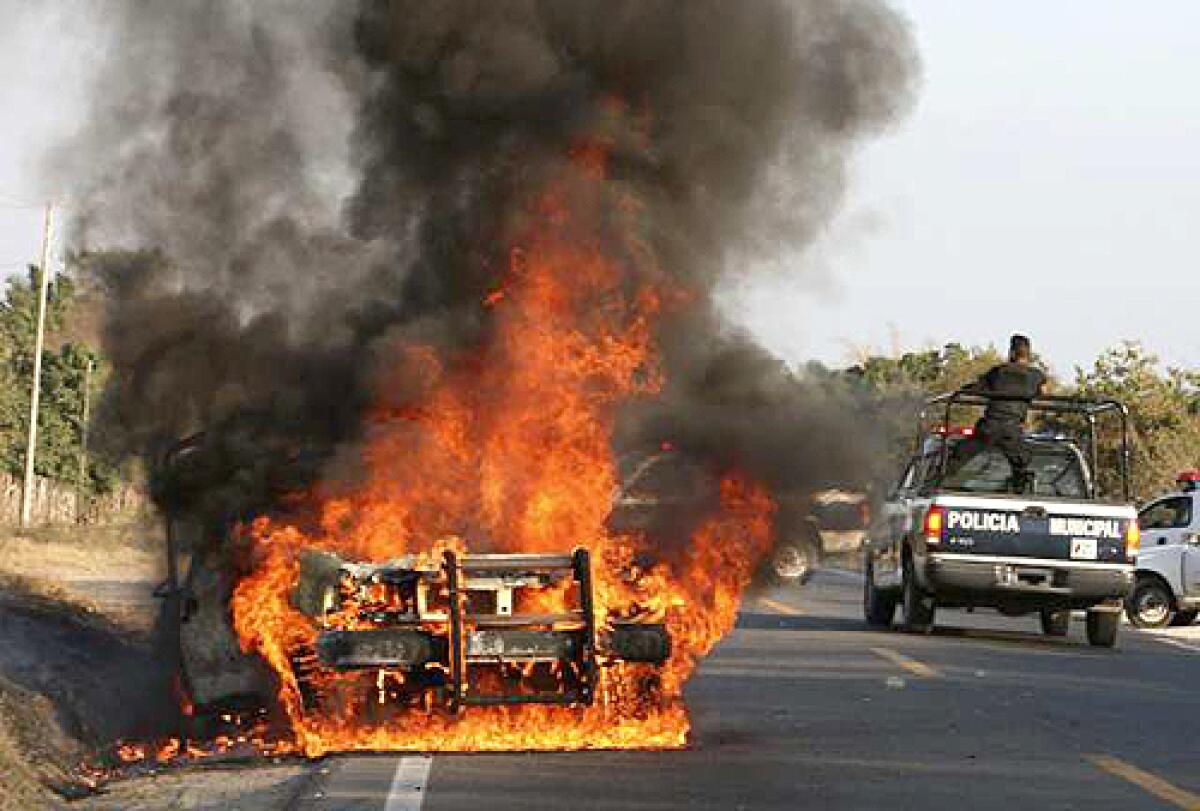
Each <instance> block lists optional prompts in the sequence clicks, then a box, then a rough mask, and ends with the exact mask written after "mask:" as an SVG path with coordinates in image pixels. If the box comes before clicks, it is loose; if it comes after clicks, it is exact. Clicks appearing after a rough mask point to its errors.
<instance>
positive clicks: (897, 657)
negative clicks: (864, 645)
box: [871, 648, 942, 679]
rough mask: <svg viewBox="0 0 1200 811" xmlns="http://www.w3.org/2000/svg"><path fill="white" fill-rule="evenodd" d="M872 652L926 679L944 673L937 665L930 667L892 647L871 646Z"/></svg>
mask: <svg viewBox="0 0 1200 811" xmlns="http://www.w3.org/2000/svg"><path fill="white" fill-rule="evenodd" d="M871 653H873V654H875V655H876V656H878V657H880V658H881V659H887V660H888V661H889V662H891V663H892V664H894V665H899V666H900V667H902V668H904V669H905V670H907V671H908V672H909V673H911V674H913V675H914V676H920V677H921V678H924V679H934V678H937V677H938V676H941V675H942V672H941V671H940V670H938V669H937V668H936V667H930V666H929V665H927V664H925V663H924V662H918V661H917V660H916V659H912V658H910V657H908V656H905V655H904V654H903V653H900V652H899V651H894V650H892V649H891V648H871Z"/></svg>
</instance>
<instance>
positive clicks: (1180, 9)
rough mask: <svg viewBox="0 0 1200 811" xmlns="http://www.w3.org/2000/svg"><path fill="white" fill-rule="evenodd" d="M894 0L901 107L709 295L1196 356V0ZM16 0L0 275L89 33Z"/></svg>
mask: <svg viewBox="0 0 1200 811" xmlns="http://www.w3.org/2000/svg"><path fill="white" fill-rule="evenodd" d="M47 5H49V7H50V8H51V9H53V8H54V7H55V6H54V5H50V4H47ZM64 5H70V6H71V8H73V9H75V10H78V8H79V5H78V4H64ZM898 5H899V6H900V7H901V8H902V9H904V10H905V11H906V13H907V14H908V15H909V16H910V18H911V19H912V21H913V28H914V31H915V34H916V37H917V41H918V46H919V49H920V52H921V55H922V59H923V62H924V80H923V86H922V89H921V93H920V100H919V102H918V106H917V108H916V110H915V111H914V112H913V115H912V116H911V117H910V118H909V119H908V120H907V121H905V122H904V123H903V124H901V125H900V126H899V127H897V128H896V129H895V130H894V131H893V132H891V133H889V134H887V135H886V136H885V137H884V138H883V139H881V140H879V141H877V142H875V143H873V144H871V145H870V146H868V147H867V148H866V149H865V150H864V151H863V153H862V154H861V156H860V157H859V159H858V161H857V162H856V164H855V166H854V167H853V186H852V189H851V192H850V195H849V199H848V201H847V205H846V208H845V211H844V212H843V214H842V215H841V216H840V217H839V219H838V220H837V222H835V223H834V224H833V225H832V227H831V228H830V230H829V233H828V235H827V237H826V239H825V240H823V242H822V244H821V245H819V246H817V247H816V248H815V249H814V250H813V251H812V252H811V253H810V254H809V255H806V256H803V257H785V260H784V265H785V266H790V267H792V268H801V271H802V272H800V273H796V274H787V273H781V274H779V275H777V276H775V277H774V278H772V279H770V280H767V281H761V282H756V283H755V284H754V285H753V286H749V287H740V288H736V289H734V290H732V291H731V294H730V297H729V310H730V312H731V313H733V314H735V315H736V317H737V318H738V319H739V320H741V321H743V322H745V323H746V324H747V325H748V326H750V328H751V329H752V330H753V331H754V332H756V333H757V334H758V335H759V336H760V337H761V338H762V340H764V341H765V342H766V343H767V344H768V345H769V346H770V347H771V348H772V349H774V350H775V351H776V352H778V353H780V354H781V355H783V356H784V357H786V358H788V359H789V360H793V361H802V360H805V359H808V358H813V357H815V358H817V359H820V360H824V361H826V362H830V363H845V362H847V361H849V360H851V359H852V356H853V354H854V352H855V351H856V350H860V349H862V348H872V349H875V350H882V351H890V350H891V349H892V348H893V346H895V345H898V346H900V347H901V348H913V347H920V346H923V345H926V344H935V343H941V342H945V341H951V340H954V341H959V342H962V343H971V344H973V343H988V342H996V343H1000V342H1003V341H1004V340H1005V339H1006V337H1007V335H1008V333H1009V332H1011V331H1013V330H1021V331H1026V332H1028V333H1029V334H1030V335H1031V336H1032V337H1033V339H1034V342H1035V345H1036V346H1037V348H1038V349H1039V351H1040V352H1041V353H1042V354H1043V356H1044V357H1046V358H1047V359H1048V360H1049V361H1050V362H1051V364H1052V365H1053V367H1054V368H1055V370H1056V371H1058V372H1059V373H1060V374H1069V373H1070V371H1071V367H1072V365H1074V364H1083V363H1090V360H1091V359H1092V358H1093V357H1094V356H1095V355H1096V354H1097V353H1098V352H1099V351H1100V350H1101V349H1103V348H1104V347H1106V346H1109V345H1112V344H1114V343H1116V342H1117V341H1119V340H1121V339H1125V338H1134V339H1140V340H1142V341H1143V342H1144V343H1146V344H1147V345H1148V346H1149V347H1150V348H1151V349H1153V350H1154V351H1156V352H1157V353H1159V354H1160V355H1162V356H1163V357H1164V358H1165V359H1166V360H1168V361H1169V362H1171V363H1173V364H1176V365H1188V366H1200V326H1198V325H1197V323H1196V316H1195V314H1194V312H1193V311H1194V310H1195V309H1198V308H1200V280H1198V276H1200V273H1198V269H1197V268H1196V266H1195V260H1194V256H1195V252H1196V251H1195V247H1194V238H1195V237H1194V235H1195V234H1196V232H1197V230H1198V229H1197V226H1198V225H1200V221H1198V220H1200V92H1198V91H1197V77H1200V3H1196V2H1193V1H1192V0H1157V2H1154V3H1130V2H1127V1H1126V0H1089V2H1083V0H1077V2H1065V1H1064V2H1055V3H1047V2H1033V0H1007V2H1003V3H999V2H992V3H978V2H971V3H964V2H956V0H904V2H899V3H898ZM45 7H46V6H43V8H45ZM29 8H30V6H29V5H28V4H27V2H26V0H0V14H3V15H4V19H5V20H6V26H7V27H6V29H5V30H4V31H3V32H0V75H3V76H4V77H5V79H4V80H3V82H0V110H3V111H4V120H5V127H4V129H3V130H2V131H0V273H11V272H13V271H14V270H18V269H19V268H20V265H21V264H22V263H24V262H26V261H29V260H31V259H33V258H34V257H35V256H36V254H37V250H38V234H39V228H40V217H41V214H40V211H38V210H36V209H28V208H20V207H17V206H21V205H23V204H33V205H36V204H37V203H38V201H40V200H41V199H43V198H44V196H45V195H46V194H47V193H49V192H50V191H52V190H47V189H41V188H38V187H37V185H36V181H35V178H36V176H37V172H36V168H37V162H38V160H39V159H40V156H41V151H42V147H43V146H44V145H45V144H46V143H48V142H50V141H52V140H53V139H54V138H55V137H56V136H57V135H58V134H61V133H62V132H65V131H69V130H70V129H71V128H72V127H75V126H78V125H79V123H80V119H79V111H80V109H81V106H82V102H83V94H82V87H81V85H82V77H83V76H84V75H86V72H87V68H88V65H89V64H91V63H94V59H95V58H96V54H97V52H98V50H99V48H100V45H101V44H100V42H99V41H98V40H95V39H94V38H92V39H89V36H88V28H87V26H80V25H78V24H73V23H70V21H69V19H68V18H67V16H66V15H65V14H64V13H61V12H60V13H55V12H53V11H51V12H49V13H47V12H41V13H37V14H30V13H27V9H29ZM60 8H61V7H60Z"/></svg>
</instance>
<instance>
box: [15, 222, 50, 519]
mask: <svg viewBox="0 0 1200 811" xmlns="http://www.w3.org/2000/svg"><path fill="white" fill-rule="evenodd" d="M53 221H54V204H53V203H46V218H45V221H44V222H43V225H42V267H41V275H42V278H41V282H42V283H41V289H40V290H39V291H38V312H37V334H36V337H35V338H34V341H33V385H32V387H31V388H30V392H29V441H28V442H27V443H26V444H25V480H24V481H23V482H22V483H21V526H22V527H28V526H29V525H30V524H31V523H32V520H33V481H34V478H33V463H34V457H35V456H36V455H37V429H38V400H39V399H40V397H39V395H40V394H41V388H42V345H43V343H44V342H45V338H46V299H47V298H48V296H49V293H50V231H51V228H52V227H53Z"/></svg>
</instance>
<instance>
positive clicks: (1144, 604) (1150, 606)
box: [1125, 576, 1173, 628]
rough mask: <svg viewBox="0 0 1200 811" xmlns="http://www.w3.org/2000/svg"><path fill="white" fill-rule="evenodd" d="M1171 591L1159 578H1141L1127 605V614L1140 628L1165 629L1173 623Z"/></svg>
mask: <svg viewBox="0 0 1200 811" xmlns="http://www.w3.org/2000/svg"><path fill="white" fill-rule="evenodd" d="M1172 602H1173V600H1172V599H1171V591H1170V589H1168V588H1167V586H1166V584H1164V583H1163V582H1162V581H1161V580H1159V579H1158V578H1157V577H1146V576H1142V577H1139V578H1138V580H1137V584H1136V585H1135V586H1134V587H1133V593H1132V594H1130V595H1129V599H1128V600H1127V601H1126V603H1125V614H1126V615H1127V616H1128V617H1129V621H1130V622H1131V623H1133V625H1135V626H1137V627H1138V628H1165V627H1166V626H1167V625H1170V623H1171V614H1172V610H1171V603H1172Z"/></svg>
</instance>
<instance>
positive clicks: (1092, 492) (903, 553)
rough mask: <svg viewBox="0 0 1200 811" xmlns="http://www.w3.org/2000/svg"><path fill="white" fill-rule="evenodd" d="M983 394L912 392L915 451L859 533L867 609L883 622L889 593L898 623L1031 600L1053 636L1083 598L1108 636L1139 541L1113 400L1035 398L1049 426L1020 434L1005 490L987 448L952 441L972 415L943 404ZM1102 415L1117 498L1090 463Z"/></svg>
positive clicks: (1103, 639) (970, 403) (973, 401)
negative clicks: (918, 410)
mask: <svg viewBox="0 0 1200 811" xmlns="http://www.w3.org/2000/svg"><path fill="white" fill-rule="evenodd" d="M987 402H988V395H981V394H974V393H968V392H965V391H959V392H955V393H952V394H947V395H942V396H941V397H938V398H935V399H933V400H931V401H929V403H927V404H926V409H925V410H924V411H923V412H922V414H921V419H920V424H921V426H920V430H919V432H918V440H917V448H916V453H915V454H914V456H913V458H912V460H911V462H910V463H909V464H908V466H907V468H906V469H905V471H904V474H903V476H902V477H901V479H900V481H899V484H898V485H897V486H896V487H895V489H894V490H893V491H892V493H891V494H890V495H889V497H888V499H887V501H886V503H885V504H884V506H883V509H882V511H881V514H880V515H879V517H878V519H877V520H876V521H874V522H873V524H872V527H871V532H870V537H869V538H868V540H867V542H866V544H865V546H864V549H865V557H864V592H863V612H864V614H865V616H866V619H867V622H868V623H869V624H871V625H873V626H878V627H887V626H890V625H891V623H892V618H893V615H894V613H895V611H896V608H897V605H899V606H900V607H901V613H902V621H903V625H904V627H905V628H907V629H909V630H917V631H928V630H930V629H931V628H932V626H933V623H934V613H935V610H936V609H937V608H939V607H941V608H968V609H974V608H995V609H998V610H999V611H1000V612H1001V613H1003V614H1005V615H1009V616H1016V615H1021V614H1028V613H1037V614H1039V615H1040V618H1041V626H1042V631H1043V632H1044V633H1045V634H1047V635H1049V636H1065V635H1066V633H1067V628H1068V623H1069V620H1070V612H1071V610H1072V609H1086V610H1087V638H1088V641H1089V642H1090V643H1091V644H1092V645H1099V646H1104V647H1111V646H1112V645H1113V644H1114V643H1115V642H1116V638H1117V628H1118V626H1119V618H1120V611H1121V608H1122V605H1123V600H1124V599H1125V597H1126V596H1127V595H1128V594H1129V592H1130V589H1131V587H1132V585H1133V582H1134V563H1135V560H1136V557H1137V553H1138V545H1139V529H1138V521H1137V515H1136V513H1135V511H1134V508H1133V506H1132V505H1131V504H1130V503H1129V454H1128V415H1127V412H1126V410H1125V408H1124V406H1122V405H1121V404H1120V403H1118V402H1116V401H1112V400H1082V399H1075V398H1066V397H1039V398H1037V399H1035V400H1034V401H1033V402H1032V403H1031V405H1030V414H1031V415H1032V416H1033V417H1034V418H1035V419H1036V420H1039V421H1040V422H1041V423H1042V424H1044V425H1051V424H1053V423H1055V422H1057V423H1058V425H1059V427H1058V428H1057V429H1051V430H1039V431H1038V432H1036V433H1031V434H1027V435H1026V437H1025V440H1024V441H1025V442H1026V445H1027V447H1028V449H1029V451H1030V453H1031V458H1032V461H1031V464H1030V471H1031V472H1032V474H1033V481H1032V484H1031V486H1029V487H1027V488H1026V490H1027V492H1025V493H1020V494H1018V493H1014V492H1013V489H1014V488H1013V486H1012V484H1011V482H1012V471H1011V469H1010V466H1009V463H1008V461H1007V459H1006V458H1005V456H1004V455H1003V454H1002V453H1001V452H1000V450H999V449H997V448H994V447H989V446H987V445H984V444H982V443H976V444H977V447H975V448H974V449H973V451H972V452H967V449H966V448H963V449H962V450H961V451H960V453H959V454H958V455H955V454H954V453H953V452H954V449H955V447H956V446H957V445H958V443H960V442H967V441H969V440H970V439H971V437H972V433H973V429H971V428H969V427H968V428H960V429H955V428H952V427H951V418H952V417H956V416H959V415H962V414H963V412H968V413H969V412H972V411H978V409H980V408H981V407H983V406H986V405H987ZM1106 415H1107V416H1110V417H1111V416H1115V417H1116V418H1117V422H1118V423H1119V424H1118V425H1117V426H1116V429H1115V432H1114V433H1113V434H1112V435H1113V436H1117V437H1119V438H1120V446H1121V447H1120V449H1119V451H1118V453H1117V454H1116V456H1117V459H1116V465H1117V467H1118V468H1119V470H1118V471H1117V473H1118V474H1119V475H1118V476H1116V478H1117V479H1118V480H1119V482H1120V485H1119V487H1118V488H1116V489H1119V490H1120V494H1119V498H1118V499H1117V500H1109V499H1107V498H1105V497H1104V496H1102V494H1101V493H1100V492H1099V487H1098V484H1097V481H1096V478H1095V477H1094V476H1093V471H1094V470H1096V469H1097V461H1098V458H1099V456H1100V450H1099V446H1098V444H1097V441H1096V440H1097V420H1098V418H1100V417H1103V416H1106ZM1066 426H1071V427H1072V428H1073V429H1074V430H1072V431H1071V432H1068V431H1066V430H1065V427H1066ZM1071 433H1079V434H1083V435H1084V437H1085V439H1086V441H1085V442H1084V443H1082V444H1081V443H1079V442H1076V441H1075V440H1074V439H1072V438H1071V437H1070V434H1071Z"/></svg>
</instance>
